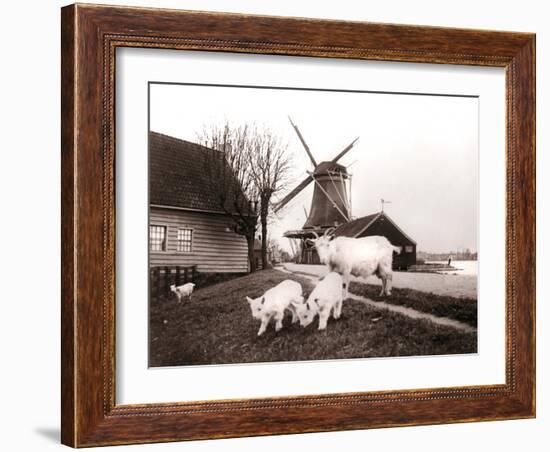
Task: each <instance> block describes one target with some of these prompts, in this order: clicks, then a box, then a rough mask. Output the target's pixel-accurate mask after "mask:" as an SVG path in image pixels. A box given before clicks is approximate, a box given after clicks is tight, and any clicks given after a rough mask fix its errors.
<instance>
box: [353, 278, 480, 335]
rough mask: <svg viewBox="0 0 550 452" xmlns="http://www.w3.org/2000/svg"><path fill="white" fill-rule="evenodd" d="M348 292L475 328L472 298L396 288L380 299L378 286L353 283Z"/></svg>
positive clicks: (475, 317) (475, 319) (474, 304)
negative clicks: (446, 318)
mask: <svg viewBox="0 0 550 452" xmlns="http://www.w3.org/2000/svg"><path fill="white" fill-rule="evenodd" d="M350 292H352V293H354V294H356V295H362V296H364V297H366V298H370V299H371V300H373V301H384V302H386V303H389V304H395V305H401V306H406V307H408V308H413V309H416V310H417V311H422V312H427V313H428V314H433V315H435V316H437V317H448V318H450V319H454V320H458V321H460V322H464V323H466V324H468V325H470V326H473V327H477V300H474V299H472V298H455V297H449V296H445V295H436V294H433V293H427V292H421V291H419V290H413V289H400V288H397V287H394V288H393V289H392V294H391V297H381V296H380V295H379V294H380V286H376V285H374V284H363V283H358V282H355V281H354V282H351V283H350Z"/></svg>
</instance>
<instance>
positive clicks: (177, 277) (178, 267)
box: [176, 265, 181, 286]
mask: <svg viewBox="0 0 550 452" xmlns="http://www.w3.org/2000/svg"><path fill="white" fill-rule="evenodd" d="M179 285H181V268H180V266H179V265H177V266H176V286H179Z"/></svg>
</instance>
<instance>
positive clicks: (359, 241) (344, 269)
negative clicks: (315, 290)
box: [312, 233, 401, 297]
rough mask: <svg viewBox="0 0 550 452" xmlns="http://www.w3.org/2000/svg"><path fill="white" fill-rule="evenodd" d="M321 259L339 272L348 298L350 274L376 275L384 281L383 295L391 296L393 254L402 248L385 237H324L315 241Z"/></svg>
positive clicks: (365, 276) (361, 275)
mask: <svg viewBox="0 0 550 452" xmlns="http://www.w3.org/2000/svg"><path fill="white" fill-rule="evenodd" d="M312 242H313V243H314V244H315V248H316V249H317V253H318V254H319V259H320V260H321V262H322V263H324V264H326V265H327V266H328V268H329V271H331V272H333V271H335V272H338V273H340V274H341V275H342V276H343V277H344V282H343V284H344V286H343V287H344V289H345V296H346V297H347V296H348V291H349V281H350V275H354V276H359V277H362V278H368V277H369V276H370V275H376V276H377V277H378V278H380V279H381V280H382V290H381V292H380V295H391V286H392V279H393V271H392V260H393V253H394V252H398V253H399V252H400V251H401V248H399V247H397V246H393V245H392V244H391V243H390V241H389V240H388V239H387V238H386V237H383V236H379V235H373V236H370V237H361V238H351V237H336V238H334V239H333V237H331V236H330V235H328V234H327V233H325V235H324V236H322V237H318V236H317V239H316V240H312Z"/></svg>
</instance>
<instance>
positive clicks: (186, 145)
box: [149, 132, 245, 212]
mask: <svg viewBox="0 0 550 452" xmlns="http://www.w3.org/2000/svg"><path fill="white" fill-rule="evenodd" d="M215 152H217V151H214V150H212V149H209V148H206V147H204V146H201V145H198V144H195V143H191V142H189V141H185V140H180V139H177V138H173V137H170V136H168V135H163V134H160V133H157V132H150V133H149V203H150V204H153V205H160V206H168V207H179V208H187V209H195V210H206V211H216V212H223V209H222V207H221V206H220V200H219V197H218V196H216V191H215V190H213V183H212V180H211V179H212V176H211V175H210V174H211V173H209V172H208V170H207V165H212V164H213V163H216V162H219V163H218V164H220V165H221V164H222V163H221V160H217V159H213V158H212V155H213V154H212V153H215ZM235 183H237V182H236V181H235ZM230 191H231V190H230ZM232 205H233V198H231V199H227V200H226V203H225V207H226V208H227V209H228V210H229V211H234V209H233V208H231V207H230V206H232ZM243 211H245V210H243Z"/></svg>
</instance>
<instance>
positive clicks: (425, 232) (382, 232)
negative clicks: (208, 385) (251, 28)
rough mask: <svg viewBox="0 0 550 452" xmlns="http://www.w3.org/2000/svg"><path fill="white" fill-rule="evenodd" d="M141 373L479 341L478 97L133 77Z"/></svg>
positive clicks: (465, 349) (433, 349)
mask: <svg viewBox="0 0 550 452" xmlns="http://www.w3.org/2000/svg"><path fill="white" fill-rule="evenodd" d="M148 134H149V136H148V140H149V141H148V143H149V145H148V149H149V159H148V162H149V225H148V227H149V233H148V234H149V244H148V247H149V366H150V367H163V366H186V365H208V364H236V363H261V362H281V361H312V360H332V359H356V358H381V357H403V356H423V355H455V354H471V353H476V352H477V312H478V299H477V298H478V297H477V286H478V277H477V268H478V267H477V263H478V262H477V261H478V253H477V244H478V98H477V97H476V96H466V95H453V94H444V93H443V94H437V95H434V94H423V93H397V92H376V91H372V92H369V91H346V90H329V89H327V90H323V89H307V88H293V87H271V86H235V85H232V86H229V85H204V84H185V83H166V82H163V83H160V82H159V83H155V82H150V83H149V130H148Z"/></svg>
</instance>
